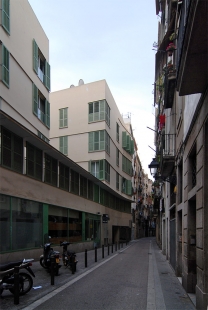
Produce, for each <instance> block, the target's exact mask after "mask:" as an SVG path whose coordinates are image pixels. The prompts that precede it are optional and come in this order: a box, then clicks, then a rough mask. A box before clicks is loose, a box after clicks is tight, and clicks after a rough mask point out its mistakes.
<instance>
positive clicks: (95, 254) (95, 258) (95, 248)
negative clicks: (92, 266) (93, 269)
mask: <svg viewBox="0 0 208 310" xmlns="http://www.w3.org/2000/svg"><path fill="white" fill-rule="evenodd" d="M95 263H97V247H95Z"/></svg>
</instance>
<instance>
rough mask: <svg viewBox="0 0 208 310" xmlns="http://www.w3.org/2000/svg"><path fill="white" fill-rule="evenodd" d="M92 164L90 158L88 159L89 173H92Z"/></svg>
mask: <svg viewBox="0 0 208 310" xmlns="http://www.w3.org/2000/svg"><path fill="white" fill-rule="evenodd" d="M91 164H92V161H91V160H90V161H88V171H89V172H90V173H92V168H91V166H92V165H91Z"/></svg>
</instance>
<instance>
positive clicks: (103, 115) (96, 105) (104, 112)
mask: <svg viewBox="0 0 208 310" xmlns="http://www.w3.org/2000/svg"><path fill="white" fill-rule="evenodd" d="M98 121H105V122H106V124H107V125H108V127H110V106H109V105H108V103H107V101H106V99H101V100H96V101H92V102H89V103H88V123H93V122H98Z"/></svg>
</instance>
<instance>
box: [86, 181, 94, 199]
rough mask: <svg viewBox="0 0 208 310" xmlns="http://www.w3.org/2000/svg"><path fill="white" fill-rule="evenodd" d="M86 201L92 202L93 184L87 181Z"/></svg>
mask: <svg viewBox="0 0 208 310" xmlns="http://www.w3.org/2000/svg"><path fill="white" fill-rule="evenodd" d="M87 189H88V199H90V200H93V182H92V181H90V180H88V187H87Z"/></svg>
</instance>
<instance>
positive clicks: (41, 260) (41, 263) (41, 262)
mask: <svg viewBox="0 0 208 310" xmlns="http://www.w3.org/2000/svg"><path fill="white" fill-rule="evenodd" d="M40 265H41V266H42V267H43V268H45V269H47V268H48V267H46V265H45V263H44V258H43V257H41V258H40Z"/></svg>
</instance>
